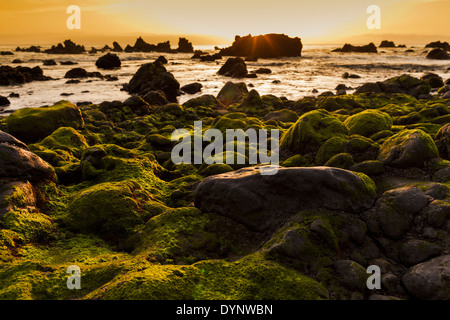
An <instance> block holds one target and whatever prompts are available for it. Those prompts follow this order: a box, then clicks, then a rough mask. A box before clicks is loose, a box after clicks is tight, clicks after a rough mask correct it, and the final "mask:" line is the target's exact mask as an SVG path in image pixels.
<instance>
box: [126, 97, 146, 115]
mask: <svg viewBox="0 0 450 320" xmlns="http://www.w3.org/2000/svg"><path fill="white" fill-rule="evenodd" d="M123 105H124V106H126V107H128V108H130V110H131V111H132V112H133V113H135V114H136V115H138V116H144V115H148V114H150V112H151V108H150V105H149V104H148V103H147V102H146V101H145V100H144V99H142V98H141V97H138V96H131V97H129V98H128V99H127V100H125V101H124V102H123Z"/></svg>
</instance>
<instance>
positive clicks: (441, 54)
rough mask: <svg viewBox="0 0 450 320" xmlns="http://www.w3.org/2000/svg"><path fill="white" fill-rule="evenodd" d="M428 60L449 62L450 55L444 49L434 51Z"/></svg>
mask: <svg viewBox="0 0 450 320" xmlns="http://www.w3.org/2000/svg"><path fill="white" fill-rule="evenodd" d="M427 59H433V60H449V59H450V55H449V54H448V53H447V51H445V50H444V49H433V50H431V51H430V52H428V54H427Z"/></svg>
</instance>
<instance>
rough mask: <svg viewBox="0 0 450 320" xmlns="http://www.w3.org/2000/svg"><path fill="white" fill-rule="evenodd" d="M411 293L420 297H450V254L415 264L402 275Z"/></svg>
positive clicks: (433, 298) (431, 298)
mask: <svg viewBox="0 0 450 320" xmlns="http://www.w3.org/2000/svg"><path fill="white" fill-rule="evenodd" d="M402 282H403V284H404V286H405V288H406V289H407V290H408V292H409V293H410V294H412V295H413V296H414V297H416V298H418V299H425V300H449V299H450V255H443V256H440V257H436V258H433V259H431V260H429V261H426V262H423V263H420V264H418V265H415V266H414V267H412V268H411V269H409V272H407V273H406V274H405V275H404V276H403V277H402Z"/></svg>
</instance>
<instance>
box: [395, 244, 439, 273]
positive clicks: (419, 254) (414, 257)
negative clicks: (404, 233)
mask: <svg viewBox="0 0 450 320" xmlns="http://www.w3.org/2000/svg"><path fill="white" fill-rule="evenodd" d="M441 251H442V249H441V248H440V247H439V246H438V245H435V244H432V243H430V242H427V241H423V240H417V239H413V240H408V241H406V242H405V243H403V244H402V245H401V247H400V255H399V256H400V260H401V261H402V262H403V263H404V264H405V265H407V266H412V265H415V264H417V263H420V262H423V261H425V260H428V259H430V258H433V257H436V256H437V255H439V254H440V253H441Z"/></svg>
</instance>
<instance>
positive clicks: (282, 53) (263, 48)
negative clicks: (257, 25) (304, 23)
mask: <svg viewBox="0 0 450 320" xmlns="http://www.w3.org/2000/svg"><path fill="white" fill-rule="evenodd" d="M302 48H303V45H302V41H301V40H300V38H298V37H295V38H291V37H289V36H287V35H285V34H274V33H271V34H266V35H259V36H252V35H248V36H245V37H240V36H236V37H235V38H234V42H233V45H232V46H231V47H228V48H225V49H222V50H221V51H220V55H223V56H241V57H258V58H279V57H300V56H301V55H302Z"/></svg>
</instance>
